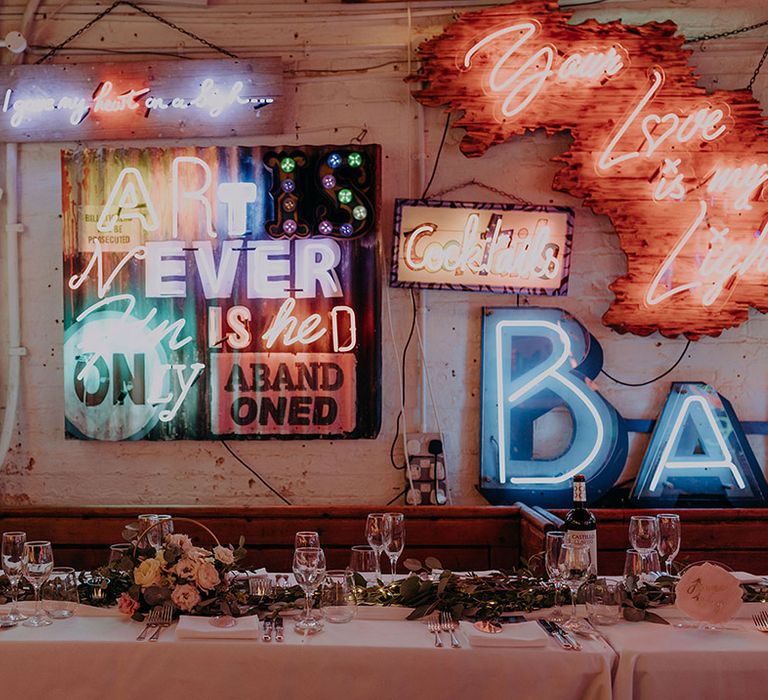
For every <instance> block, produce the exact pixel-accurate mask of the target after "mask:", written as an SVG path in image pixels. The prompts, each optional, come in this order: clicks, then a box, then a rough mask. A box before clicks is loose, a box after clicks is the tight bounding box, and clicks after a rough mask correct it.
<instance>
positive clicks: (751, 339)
mask: <svg viewBox="0 0 768 700" xmlns="http://www.w3.org/2000/svg"><path fill="white" fill-rule="evenodd" d="M23 4H24V3H22V2H21V0H9V1H8V2H4V3H3V8H0V34H4V33H5V32H6V31H8V30H9V29H11V28H16V26H17V24H18V21H19V17H20V14H21V11H22V8H23ZM732 5H733V6H732ZM258 7H262V8H263V7H264V5H260V4H259V3H240V4H239V5H234V4H233V5H227V6H226V8H223V9H224V10H225V11H224V14H223V15H221V16H217V17H216V20H217V21H215V22H214V21H211V18H213V17H214V16H215V14H216V9H215V8H211V9H209V10H207V11H204V10H199V9H197V10H195V9H190V8H178V9H174V10H172V11H169V12H168V13H166V14H168V16H169V17H170V18H172V19H174V20H175V21H177V22H179V23H180V24H182V25H184V26H188V27H189V28H190V29H192V30H195V31H199V32H201V33H204V34H205V36H207V37H208V38H210V39H212V40H214V41H217V42H219V43H221V44H223V45H226V46H228V47H230V48H234V49H236V50H240V51H242V52H243V54H245V55H248V53H249V51H250V52H251V53H252V52H253V50H254V49H255V48H256V47H264V48H263V50H262V51H261V53H268V52H269V50H271V51H272V52H277V51H278V50H279V51H281V52H282V53H283V54H284V55H285V56H286V59H287V60H288V61H289V65H291V66H293V67H296V68H299V69H307V68H314V69H317V68H324V67H329V66H333V67H336V68H340V67H349V66H361V65H371V64H376V63H380V62H384V61H388V60H398V59H404V58H405V57H406V55H407V54H406V51H405V47H404V44H405V42H406V41H407V36H408V32H407V22H406V18H405V14H404V13H401V14H400V15H398V17H397V18H394V19H393V18H392V17H389V18H386V17H382V18H380V19H368V20H364V21H362V20H359V19H358V20H349V21H344V22H342V21H335V20H334V21H331V20H333V17H334V15H336V14H338V13H337V12H336V11H335V10H333V11H332V10H329V9H326V10H325V11H324V14H323V11H321V10H319V9H318V8H317V5H312V6H310V7H309V8H306V9H305V10H304V11H305V12H307V13H309V14H308V15H307V17H306V18H304V17H303V16H301V15H300V14H298V13H296V14H295V15H294V16H290V15H285V16H284V18H283V19H273V20H265V19H264V18H259V16H258V14H257V15H249V14H246V13H245V10H246V9H248V8H251V9H253V8H258ZM721 7H722V3H720V2H714V0H703V1H702V0H697V1H696V2H694V1H693V0H691V1H690V2H685V1H679V0H678V1H677V2H674V3H673V2H667V3H665V2H660V1H657V2H647V1H641V2H632V3H628V4H627V5H621V4H617V3H610V2H609V3H606V4H605V5H601V6H592V7H587V8H584V9H583V10H581V11H580V13H579V17H581V18H587V17H590V16H595V17H598V18H599V19H601V20H607V19H617V18H619V17H623V18H624V19H625V20H626V21H636V22H645V21H649V20H651V19H659V20H664V19H667V18H670V17H671V18H673V19H675V20H676V21H678V22H680V23H681V24H682V26H683V27H684V28H685V29H686V31H687V32H688V33H689V34H690V35H696V34H700V33H703V32H709V31H712V30H713V29H722V28H731V27H734V26H739V25H743V24H749V23H752V22H755V21H759V20H761V19H764V14H765V13H764V10H763V9H762V7H763V3H762V2H757V0H755V1H753V2H748V1H747V0H739V2H737V3H729V11H728V13H722V12H721ZM373 9H374V11H377V12H379V13H385V12H387V10H386V7H385V6H383V5H379V6H377V7H376V8H373ZM219 10H220V11H221V10H222V8H219ZM345 11H348V12H353V11H360V10H359V8H358V9H354V8H349V6H345ZM206 12H207V14H205V13H206ZM393 12H394V11H389V13H390V15H391V14H393ZM434 12H435V13H437V11H434ZM312 13H314V14H312ZM443 19H445V16H443V17H434V16H423V15H422V14H419V13H415V15H414V27H415V29H414V33H415V35H419V36H423V35H429V34H431V33H434V32H435V31H436V30H437V29H438V28H439V26H440V22H442V21H443ZM82 22H83V15H75V14H73V13H68V12H67V10H66V8H65V9H64V10H62V11H61V12H60V13H59V14H58V15H57V20H56V22H55V23H53V22H50V21H48V22H44V23H41V24H40V25H39V26H38V29H37V31H38V32H39V33H38V34H36V35H35V39H37V40H38V41H39V42H40V43H49V42H51V43H53V42H56V41H59V40H61V39H62V38H64V36H66V35H67V33H69V32H70V31H72V30H73V29H74V28H75V27H76V26H77V25H78V23H80V24H81V23H82ZM134 31H135V32H136V33H137V34H138V35H139V37H138V38H137V39H134V38H133V37H132V34H133V32H134ZM169 32H170V30H168V29H166V28H163V27H161V26H159V25H154V24H152V23H149V22H148V21H144V20H140V19H135V20H130V21H129V20H126V19H123V18H121V19H120V20H119V21H112V22H110V21H105V22H104V23H102V24H101V25H99V26H98V27H97V28H94V30H93V32H92V34H91V35H90V36H86V37H84V38H83V39H82V40H81V44H79V45H83V46H89V45H102V46H104V45H107V46H111V47H113V48H121V47H122V48H125V47H126V46H128V45H129V44H130V46H131V48H135V47H136V46H137V45H140V46H145V47H147V48H168V46H170V47H172V48H173V47H175V42H176V41H177V37H176V36H173V35H171V34H169ZM294 34H295V35H296V36H294ZM101 36H104V37H105V42H100V37H101ZM125 37H131V39H130V42H129V41H128V40H127V39H126V38H125ZM169 37H170V44H169ZM233 37H234V38H233ZM275 37H278V39H276V38H275ZM758 39H759V38H752V37H750V36H748V37H746V38H743V39H738V40H729V41H726V42H720V43H718V44H709V45H707V47H706V51H704V52H703V53H700V54H697V55H696V56H695V58H694V61H695V62H696V65H697V66H698V67H699V68H700V70H701V72H702V74H703V78H702V84H704V85H706V86H708V87H715V86H716V87H721V88H734V87H740V86H742V85H744V84H745V83H746V81H747V79H748V77H749V74H750V73H751V70H752V67H753V66H754V65H755V64H756V62H757V60H758V58H759V56H760V52H761V51H762V48H763V42H764V38H763V39H761V40H758ZM178 40H182V38H181V37H179V38H178ZM183 41H184V43H185V44H186V46H187V47H190V48H191V47H192V46H193V45H194V44H193V42H191V41H187V40H183ZM305 41H309V42H310V44H309V49H308V56H305V55H304V52H303V47H304V42H305ZM350 45H351V47H350ZM79 60H84V59H83V58H82V57H80V58H79ZM404 73H405V66H404V65H398V66H396V67H387V68H384V69H381V70H379V71H376V72H374V73H371V74H344V75H341V76H333V77H318V76H306V75H305V76H301V77H300V78H299V79H298V80H297V81H296V114H297V124H298V125H300V128H299V129H298V130H297V131H296V132H292V133H290V134H287V135H285V136H284V137H283V138H277V137H276V138H271V139H265V140H264V141H263V142H264V143H277V142H279V141H285V142H293V143H302V142H303V143H330V142H334V141H336V142H343V141H344V140H346V139H350V138H352V137H353V136H355V135H356V134H357V133H358V132H359V130H360V128H361V127H362V126H365V127H366V128H367V129H368V135H367V141H369V142H375V143H380V144H382V147H383V154H384V161H383V201H384V213H383V228H382V235H383V237H384V247H385V250H386V251H387V256H388V255H389V246H390V244H391V221H392V200H393V198H394V197H396V196H407V195H409V194H410V195H412V194H416V193H417V192H418V189H419V188H418V185H417V183H415V177H416V163H415V161H414V160H413V159H412V158H411V156H412V155H413V153H415V150H414V149H415V148H416V144H417V142H418V133H417V120H416V107H415V105H414V103H413V102H412V101H410V99H409V93H408V86H407V85H405V84H404V83H403V81H402V77H403V75H404ZM767 89H768V73H766V75H764V76H762V77H761V78H760V80H758V83H757V85H756V93H757V94H758V95H759V96H763V97H764V99H768V94H766V90H767ZM443 119H444V117H443V115H442V114H441V113H440V112H438V111H436V110H427V112H426V122H427V126H428V127H429V139H428V150H429V153H430V159H429V160H428V163H427V165H428V167H429V168H431V165H432V160H431V156H432V155H433V154H434V152H435V149H436V147H437V143H438V141H439V138H440V134H441V131H442V125H443ZM336 128H338V131H337V130H336ZM458 138H459V134H458V133H454V132H452V133H450V134H449V137H448V140H447V144H446V147H445V152H444V157H443V159H442V161H441V163H440V168H439V171H438V174H437V177H436V178H435V182H434V185H433V190H435V191H436V190H439V189H441V188H444V187H448V186H450V185H454V184H457V183H458V182H462V181H465V180H469V179H471V178H476V179H477V180H480V181H482V182H486V183H488V184H490V185H494V186H496V187H500V188H502V189H504V190H507V191H510V192H513V193H515V194H517V195H519V196H521V197H524V198H526V199H529V200H531V201H534V202H537V203H550V202H551V203H556V204H567V205H570V206H573V207H575V208H576V230H575V238H574V253H573V260H572V273H571V290H570V294H569V296H568V297H567V298H566V299H561V300H546V299H537V298H530V299H529V303H531V304H540V305H546V306H562V307H563V308H565V309H567V310H568V311H570V312H571V313H573V314H574V315H575V316H576V317H577V318H579V319H580V320H581V321H582V323H584V324H586V325H587V327H588V328H589V329H590V331H591V332H592V333H593V334H594V335H595V336H596V337H597V338H598V339H599V340H600V342H601V343H602V345H603V350H604V353H605V367H606V369H607V370H608V371H609V372H611V373H612V374H614V375H615V376H618V377H620V378H623V379H626V380H629V381H641V380H644V379H646V378H648V377H651V376H655V375H656V374H657V373H659V372H660V371H663V370H664V369H665V368H667V367H669V366H670V365H671V364H672V362H674V360H675V359H676V358H677V356H678V355H679V352H680V350H681V348H682V347H683V345H684V342H685V341H684V340H667V339H663V338H660V337H658V336H657V335H654V336H651V337H648V338H637V337H634V336H619V335H617V334H616V333H614V332H612V331H609V330H608V329H607V328H605V327H603V326H602V325H601V323H600V317H601V316H602V314H603V313H604V312H605V310H606V309H607V307H608V304H609V302H610V299H611V294H610V292H609V291H608V289H607V285H608V283H609V282H610V281H611V280H612V279H613V278H615V277H616V276H618V275H619V274H621V273H622V272H623V270H624V266H625V261H624V256H623V255H622V253H621V251H620V249H619V246H618V240H617V238H616V236H615V235H613V234H612V231H611V227H610V224H609V223H608V221H607V219H605V218H603V217H597V216H595V215H593V214H592V213H591V212H590V211H588V210H586V209H584V208H582V207H580V205H579V204H580V203H579V202H578V201H576V200H575V199H573V198H570V197H568V196H566V195H563V194H560V193H554V192H552V191H551V190H550V185H551V181H552V177H553V174H554V172H555V169H556V168H555V166H554V164H552V163H551V162H550V161H549V158H550V157H551V156H553V155H556V154H557V153H559V152H561V151H562V150H564V149H565V148H566V147H567V137H566V136H564V135H559V136H555V137H551V138H547V137H545V136H544V135H542V134H540V133H537V134H534V135H531V136H529V137H528V138H525V139H518V140H516V141H515V142H513V143H508V144H504V145H502V146H497V147H495V148H493V149H492V150H491V151H490V152H489V153H488V154H486V156H484V157H483V158H481V159H474V160H467V159H465V158H464V157H463V156H461V155H460V154H459V153H458V150H457V143H458ZM164 143H165V144H171V143H172V142H164ZM233 143H243V144H248V143H250V142H249V140H247V139H239V140H238V141H236V142H233ZM0 158H1V156H0ZM2 167H4V163H2V162H0V168H2ZM21 168H22V179H21V194H22V209H21V211H22V218H23V222H24V224H25V226H26V233H25V234H24V235H23V237H22V241H21V257H22V263H21V278H22V284H23V290H22V300H23V309H22V319H23V329H22V339H23V341H22V342H23V344H24V345H26V346H27V348H28V349H29V355H28V356H27V357H26V358H24V360H23V387H22V397H21V405H20V411H19V419H18V430H17V437H16V439H14V441H13V446H12V449H11V452H10V453H9V455H8V457H7V459H6V460H5V462H4V464H3V466H2V469H1V470H0V504H2V503H5V504H40V505H46V504H47V505H77V504H122V503H129V504H136V505H138V504H143V503H156V504H160V503H167V504H195V503H201V504H202V503H204V504H219V505H265V504H268V503H273V502H276V499H275V498H274V496H272V495H271V494H269V493H268V492H265V489H264V488H263V487H262V485H261V484H259V483H258V482H257V481H256V480H255V479H254V478H253V476H252V475H251V474H249V473H248V472H247V471H246V470H245V469H244V468H242V467H241V466H240V465H239V464H237V463H236V462H235V461H234V460H233V459H232V458H231V457H230V455H229V454H227V452H226V451H225V450H224V448H223V447H222V446H221V445H220V444H218V443H216V442H212V443H205V442H179V443H149V442H139V443H121V444H112V443H92V442H78V441H65V440H64V431H63V400H62V397H63V380H62V352H61V348H62V324H61V317H62V311H61V309H62V292H61V286H62V279H61V230H60V219H59V211H60V183H59V146H57V145H41V144H37V145H26V146H24V147H23V148H22V151H21ZM409 173H410V178H411V182H412V187H411V190H410V191H409V185H408V180H409ZM486 195H488V198H490V199H493V196H492V195H489V194H488V193H485V192H483V191H482V190H477V189H474V190H472V189H470V190H465V191H461V192H457V193H456V196H457V198H460V197H464V198H467V199H482V198H484V197H486ZM2 255H3V251H2V246H0V256H2ZM2 265H4V261H3V260H2V259H0V269H3V267H1V266H2ZM3 283H4V282H3ZM4 296H5V295H4V294H0V348H5V347H7V332H6V322H7V310H6V308H5V306H4ZM390 296H391V300H392V305H393V317H394V322H395V328H396V337H397V342H398V344H399V345H400V347H402V344H403V342H404V340H405V335H406V333H407V329H408V323H409V308H410V303H409V299H408V295H407V292H404V291H402V290H398V289H393V290H391V292H390ZM425 301H426V304H427V306H428V323H427V337H426V342H427V347H428V354H429V357H428V367H429V371H430V374H431V377H432V381H433V385H434V388H435V391H436V393H437V397H438V404H439V405H438V411H439V416H440V421H441V425H442V427H443V430H444V431H445V436H446V452H447V457H448V465H449V474H450V479H451V486H452V498H453V502H454V503H457V504H472V503H482V502H484V501H483V499H482V498H481V497H480V496H479V495H478V494H477V493H476V491H475V489H474V485H475V484H476V483H477V480H478V474H477V472H478V459H479V456H478V435H479V370H480V309H481V307H482V306H484V305H499V306H503V305H508V304H514V301H515V300H514V298H513V297H506V298H505V297H504V296H499V295H490V294H487V295H485V294H469V293H467V294H457V293H450V292H429V293H428V294H426V295H425ZM385 303H386V301H383V304H385ZM383 310H384V312H385V311H386V306H383ZM383 323H384V326H383V327H384V334H383V336H384V338H385V343H384V367H383V386H384V394H383V415H384V420H383V428H382V433H381V436H380V437H379V439H377V440H373V441H359V442H338V441H334V442H325V441H314V442H313V441H309V442H281V441H274V442H243V443H232V446H233V448H234V449H235V450H236V451H237V452H238V453H239V454H240V455H241V456H242V457H243V458H244V459H245V460H247V461H248V462H249V463H251V464H252V465H253V466H254V468H256V469H258V470H259V471H260V472H261V473H262V474H263V475H264V476H265V477H266V478H267V479H268V480H269V481H271V482H272V483H273V484H274V485H275V486H276V487H278V488H279V489H280V490H282V491H283V492H284V493H285V494H286V495H287V496H288V497H289V498H290V499H291V500H292V501H293V502H294V503H299V504H312V503H339V504H343V503H361V502H370V503H383V502H385V501H387V500H388V499H389V498H391V497H392V496H393V495H394V494H396V493H397V492H398V491H399V490H400V488H401V481H400V480H401V473H400V472H395V471H394V470H393V469H391V467H390V466H389V445H390V442H391V440H392V437H393V435H394V418H395V415H396V413H397V409H398V402H399V399H398V393H397V390H396V386H397V374H396V366H395V359H394V354H393V350H392V346H391V342H390V339H389V333H388V327H387V325H386V316H385V315H384V316H383ZM766 340H768V318H766V317H763V316H761V315H760V314H757V313H753V314H752V315H751V317H750V321H749V323H747V324H745V325H744V326H742V327H741V328H737V329H733V330H730V331H725V332H724V333H723V335H722V336H721V337H720V338H718V339H704V340H702V341H699V342H697V343H695V344H693V345H692V346H691V349H690V352H689V353H688V356H687V357H686V359H685V360H684V361H683V362H682V363H681V365H680V366H679V367H678V368H677V369H676V370H675V371H674V372H673V373H672V374H670V375H669V376H668V377H666V378H665V379H664V380H663V381H661V382H658V383H656V384H653V385H651V386H648V387H642V388H636V389H625V388H622V387H619V386H617V385H615V384H614V383H613V382H611V381H609V380H607V379H606V378H605V377H600V378H599V379H598V382H597V383H598V386H599V388H600V389H601V390H602V391H603V392H604V394H605V395H606V397H607V398H608V399H609V400H610V401H611V402H613V403H614V405H615V406H616V407H617V408H618V409H619V411H620V412H621V413H622V414H624V415H625V416H626V417H628V418H649V417H655V416H656V415H657V414H658V412H659V410H660V408H661V405H662V403H663V400H664V398H665V396H666V393H667V391H668V387H669V384H670V382H672V381H675V380H704V381H708V382H710V383H712V384H714V385H715V386H716V387H717V388H718V390H719V391H720V392H721V393H722V394H723V395H724V396H726V397H727V398H729V399H730V400H731V401H732V403H733V405H734V407H735V409H736V411H737V413H738V414H739V416H740V417H741V418H742V419H743V420H766V419H768V405H766V404H767V403H768V401H767V400H766V388H768V376H766V375H767V374H768V362H766V360H767V359H768V343H766ZM415 348H416V345H415V344H414V346H413V347H412V351H411V354H410V355H409V362H408V372H407V375H408V383H409V390H408V412H407V413H408V425H409V429H411V430H415V429H416V427H417V425H418V414H417V406H418V377H419V368H418V362H417V352H416V351H415ZM5 367H6V362H5V360H4V359H3V360H2V361H0V402H2V401H4V400H5V376H6V371H5ZM430 423H431V424H432V425H430V428H431V429H434V428H435V425H434V419H433V418H432V417H431V416H430ZM750 441H751V443H752V445H753V447H754V448H755V450H756V452H757V454H758V458H759V459H760V460H761V461H764V459H765V439H764V438H762V437H759V438H758V437H752V438H750ZM646 443H647V436H645V435H640V436H633V437H632V438H631V448H630V459H629V462H628V465H627V468H626V474H628V475H629V474H632V473H633V472H634V471H635V470H636V469H637V466H638V463H639V459H640V458H641V456H642V450H643V449H644V447H645V444H646Z"/></svg>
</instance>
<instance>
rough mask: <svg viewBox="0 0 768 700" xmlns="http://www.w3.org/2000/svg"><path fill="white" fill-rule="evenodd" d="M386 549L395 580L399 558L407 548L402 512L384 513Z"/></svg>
mask: <svg viewBox="0 0 768 700" xmlns="http://www.w3.org/2000/svg"><path fill="white" fill-rule="evenodd" d="M383 539H384V551H385V552H386V553H387V556H388V557H389V563H390V565H391V566H392V581H394V580H395V570H396V567H397V560H398V559H399V558H400V555H401V554H402V553H403V549H404V548H405V516H404V515H403V514H402V513H385V514H384V538H383Z"/></svg>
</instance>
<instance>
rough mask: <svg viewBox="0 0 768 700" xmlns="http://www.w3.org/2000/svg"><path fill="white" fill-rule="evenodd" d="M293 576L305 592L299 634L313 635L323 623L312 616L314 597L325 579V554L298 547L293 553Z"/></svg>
mask: <svg viewBox="0 0 768 700" xmlns="http://www.w3.org/2000/svg"><path fill="white" fill-rule="evenodd" d="M293 575H294V576H295V577H296V583H298V584H299V586H301V588H302V589H303V590H304V615H303V617H301V618H300V619H299V620H297V622H296V625H295V629H296V631H297V632H303V633H305V634H313V633H314V632H319V631H320V630H321V629H323V623H322V622H321V621H320V620H316V619H315V618H314V617H313V616H312V596H313V595H314V593H315V590H316V589H317V587H318V586H319V585H320V584H321V583H322V581H323V579H324V578H325V554H324V553H323V550H322V549H320V548H319V547H298V548H297V549H296V551H294V553H293Z"/></svg>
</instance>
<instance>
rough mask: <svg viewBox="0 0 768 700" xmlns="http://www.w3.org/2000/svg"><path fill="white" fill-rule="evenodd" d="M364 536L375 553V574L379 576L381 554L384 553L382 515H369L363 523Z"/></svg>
mask: <svg viewBox="0 0 768 700" xmlns="http://www.w3.org/2000/svg"><path fill="white" fill-rule="evenodd" d="M365 536H366V538H367V539H368V544H369V545H370V547H371V549H373V551H374V552H376V573H377V574H379V575H380V574H381V553H382V552H383V551H384V513H370V514H369V515H368V519H367V520H366V521H365Z"/></svg>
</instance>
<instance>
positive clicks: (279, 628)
mask: <svg viewBox="0 0 768 700" xmlns="http://www.w3.org/2000/svg"><path fill="white" fill-rule="evenodd" d="M283 639H284V637H283V618H282V617H280V615H277V616H276V617H275V641H276V642H282V641H283Z"/></svg>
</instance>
